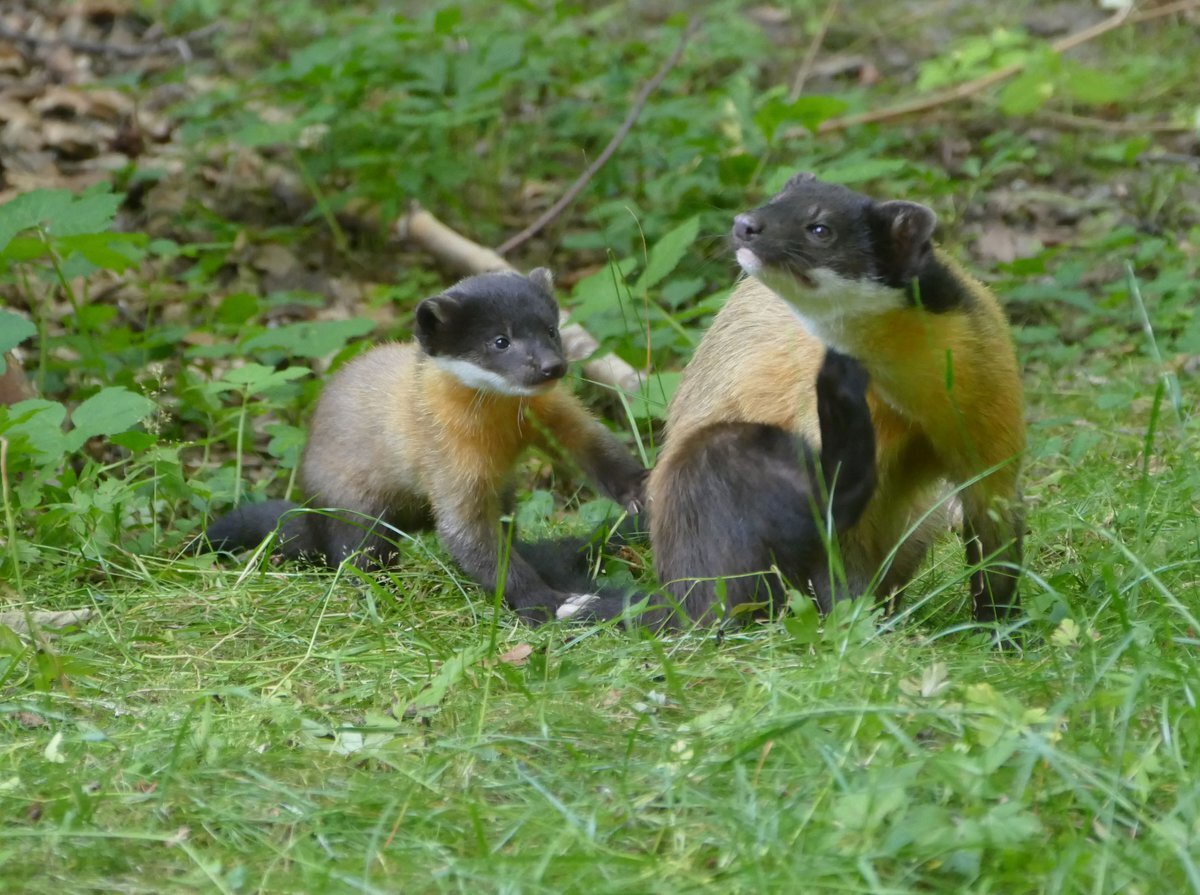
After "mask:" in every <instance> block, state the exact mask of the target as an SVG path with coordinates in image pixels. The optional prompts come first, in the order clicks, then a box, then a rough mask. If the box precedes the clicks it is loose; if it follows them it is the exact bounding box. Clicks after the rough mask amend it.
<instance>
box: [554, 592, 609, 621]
mask: <svg viewBox="0 0 1200 895" xmlns="http://www.w3.org/2000/svg"><path fill="white" fill-rule="evenodd" d="M599 599H600V596H599V595H598V594H572V595H571V596H569V597H567V598H566V599H565V600H563V602H562V603H561V604H560V605H559V607H558V609H556V610H555V611H554V616H555V618H574V617H575V616H577V615H579V613H581V612H583V611H584V610H586V609H587V608H588V607H589V606H591V605H592V604H593V603H595V602H596V601H597V600H599Z"/></svg>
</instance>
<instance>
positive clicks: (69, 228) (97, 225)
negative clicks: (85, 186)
mask: <svg viewBox="0 0 1200 895" xmlns="http://www.w3.org/2000/svg"><path fill="white" fill-rule="evenodd" d="M124 201H125V196H124V195H122V194H121V193H110V192H100V191H97V190H89V191H88V192H87V193H85V194H84V195H83V196H81V197H80V198H78V199H75V200H73V201H72V202H70V203H69V204H68V205H67V207H65V208H63V209H61V210H60V211H59V212H58V214H57V215H55V217H54V218H53V220H51V222H50V225H49V226H48V227H47V230H48V232H49V233H50V235H51V236H57V237H63V236H80V235H83V234H85V233H103V232H104V231H106V230H107V229H108V228H109V226H110V225H111V224H112V221H113V216H114V215H116V213H117V209H118V208H120V207H121V203H122V202H124ZM140 238H142V239H144V238H145V237H140Z"/></svg>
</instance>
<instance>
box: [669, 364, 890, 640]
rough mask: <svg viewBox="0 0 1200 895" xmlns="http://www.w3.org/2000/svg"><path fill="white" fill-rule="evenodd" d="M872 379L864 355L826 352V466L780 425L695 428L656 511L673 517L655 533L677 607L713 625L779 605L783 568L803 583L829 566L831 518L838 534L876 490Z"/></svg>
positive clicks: (822, 403) (822, 406) (820, 394)
mask: <svg viewBox="0 0 1200 895" xmlns="http://www.w3.org/2000/svg"><path fill="white" fill-rule="evenodd" d="M866 385H867V376H866V372H865V371H864V370H863V369H862V367H861V366H860V365H859V364H858V363H857V362H855V361H853V360H851V359H850V358H847V357H844V356H842V355H838V354H835V353H833V352H830V353H829V355H827V357H826V361H825V364H824V366H823V367H822V369H821V372H820V375H819V376H818V380H817V401H818V410H819V414H820V425H821V442H822V448H821V457H820V461H821V462H820V468H819V469H818V467H817V463H816V462H815V458H814V457H813V456H812V452H811V450H810V449H809V447H808V445H807V444H806V443H805V442H804V440H803V439H801V438H800V437H799V436H797V435H795V434H793V433H791V432H788V431H787V430H785V429H781V428H779V427H777V426H770V425H765V424H761V423H743V422H738V423H717V424H714V425H711V426H708V427H706V428H704V429H702V430H700V431H698V432H696V433H695V434H693V435H692V436H691V438H690V439H689V442H688V444H687V445H686V447H685V448H684V449H683V451H682V452H681V453H680V454H679V455H678V457H677V460H676V462H675V464H674V468H673V469H672V473H671V475H672V480H671V486H670V487H669V488H667V489H664V490H663V493H662V496H661V499H662V503H661V505H657V506H655V507H653V508H652V512H653V513H654V514H655V515H656V517H657V518H658V519H659V520H660V521H662V522H664V523H665V524H662V525H657V526H656V529H655V531H656V533H657V537H656V539H655V542H654V545H653V546H654V552H655V567H656V569H657V571H658V576H659V580H660V581H661V582H662V583H663V585H664V588H665V589H666V591H667V593H668V594H670V596H671V598H672V599H673V600H674V601H675V603H676V604H677V607H678V608H682V609H683V610H684V611H685V612H686V613H687V615H689V616H690V617H691V618H692V619H695V620H701V621H712V620H714V619H715V617H716V616H717V615H718V614H719V613H720V612H722V611H723V612H724V613H725V614H728V613H729V612H731V611H733V610H734V609H735V607H737V606H739V605H741V604H744V603H767V604H772V605H776V606H777V605H778V601H779V600H780V599H781V598H782V596H783V593H782V585H781V582H780V576H778V575H775V574H773V573H771V572H770V570H771V568H772V567H773V566H774V567H777V568H778V570H779V572H780V574H781V575H782V578H783V579H784V580H785V581H787V582H788V583H790V584H793V585H795V586H797V587H804V586H805V584H806V583H807V581H808V580H809V578H811V577H812V576H813V575H814V574H815V573H816V572H817V571H818V570H819V569H820V568H821V567H822V563H824V562H825V559H826V543H827V542H828V540H829V538H830V537H831V536H832V534H833V532H828V531H825V528H826V520H830V521H831V522H832V527H833V529H834V530H835V531H842V530H844V529H846V528H848V527H849V526H851V525H853V524H854V523H855V522H856V521H858V518H859V516H860V515H861V514H862V511H863V510H864V509H865V508H866V505H867V501H868V500H869V499H870V497H871V493H872V491H873V489H874V482H875V433H874V429H873V427H872V425H871V416H870V411H869V410H868V408H867V405H866V399H865V391H866ZM658 514H661V516H658ZM668 614H669V610H668Z"/></svg>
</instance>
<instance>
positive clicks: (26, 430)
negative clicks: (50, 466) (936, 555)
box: [0, 398, 67, 465]
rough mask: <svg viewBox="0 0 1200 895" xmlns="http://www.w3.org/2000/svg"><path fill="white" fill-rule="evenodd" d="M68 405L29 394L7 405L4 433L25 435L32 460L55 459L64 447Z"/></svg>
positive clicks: (11, 436)
mask: <svg viewBox="0 0 1200 895" xmlns="http://www.w3.org/2000/svg"><path fill="white" fill-rule="evenodd" d="M66 417H67V408H65V407H63V405H62V404H59V403H58V402H57V401H46V400H44V399H42V398H30V399H29V400H27V401H19V402H18V403H16V404H14V405H13V406H12V407H10V408H9V409H8V420H9V421H8V423H7V425H5V426H4V427H3V429H2V430H0V431H3V433H4V434H5V435H6V436H8V437H10V438H13V437H16V436H24V439H25V441H26V442H27V444H28V445H29V450H30V452H31V453H32V454H33V456H34V461H35V462H36V463H38V464H39V465H45V464H47V463H54V462H57V461H58V459H59V458H60V457H62V455H63V454H64V453H65V451H66V435H65V434H64V433H63V420H65V419H66Z"/></svg>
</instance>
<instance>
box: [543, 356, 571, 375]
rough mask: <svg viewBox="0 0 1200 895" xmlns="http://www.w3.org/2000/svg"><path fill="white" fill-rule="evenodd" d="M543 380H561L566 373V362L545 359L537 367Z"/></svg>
mask: <svg viewBox="0 0 1200 895" xmlns="http://www.w3.org/2000/svg"><path fill="white" fill-rule="evenodd" d="M538 372H539V373H541V374H542V378H543V379H562V377H563V376H565V375H566V372H567V362H566V361H565V360H563V359H562V358H561V357H554V358H546V359H545V360H543V361H542V362H541V364H539V365H538Z"/></svg>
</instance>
